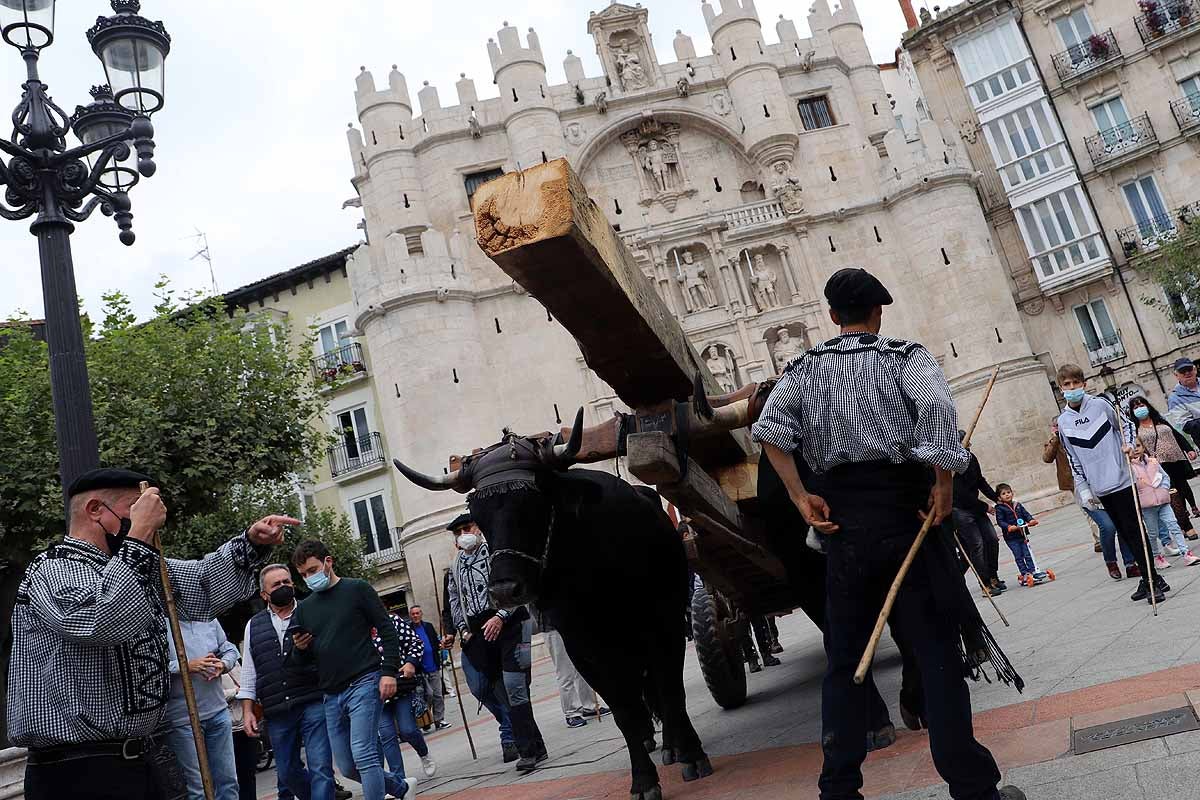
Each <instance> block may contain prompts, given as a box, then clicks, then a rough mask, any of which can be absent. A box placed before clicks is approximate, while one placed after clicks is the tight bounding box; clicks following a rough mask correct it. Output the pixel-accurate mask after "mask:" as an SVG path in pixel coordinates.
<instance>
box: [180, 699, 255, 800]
mask: <svg viewBox="0 0 1200 800" xmlns="http://www.w3.org/2000/svg"><path fill="white" fill-rule="evenodd" d="M200 728H201V730H202V731H203V732H204V744H205V745H206V746H207V747H208V770H209V772H211V773H212V780H213V793H214V795H213V796H214V797H215V798H216V800H238V782H237V764H236V762H235V760H234V756H233V723H232V722H231V721H230V719H229V711H227V710H222V711H221V712H220V713H219V714H215V715H214V716H211V717H209V718H208V719H205V720H201V721H200ZM167 743H168V744H169V745H170V746H171V749H172V750H174V751H175V758H176V759H178V761H179V769H180V771H182V772H183V777H184V780H186V781H187V792H188V800H204V783H203V782H202V781H201V778H200V761H199V759H197V758H196V741H195V739H193V738H192V727H191V724H190V723H189V722H188V721H187V720H186V719H185V720H184V721H183V724H182V725H173V726H172V727H171V728H170V729H169V730H168V731H167Z"/></svg>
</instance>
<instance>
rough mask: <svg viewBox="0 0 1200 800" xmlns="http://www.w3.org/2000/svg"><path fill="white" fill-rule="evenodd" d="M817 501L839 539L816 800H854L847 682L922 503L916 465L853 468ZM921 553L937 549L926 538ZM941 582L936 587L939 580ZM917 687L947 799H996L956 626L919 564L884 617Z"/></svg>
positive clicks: (862, 727)
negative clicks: (824, 504)
mask: <svg viewBox="0 0 1200 800" xmlns="http://www.w3.org/2000/svg"><path fill="white" fill-rule="evenodd" d="M825 483H827V484H829V486H828V488H827V489H826V492H825V499H826V500H827V501H828V502H829V505H830V507H831V510H832V519H833V521H834V522H836V523H837V524H838V525H839V526H840V530H839V531H838V532H837V533H836V534H834V535H833V536H830V537H828V538H827V539H826V542H827V543H828V546H829V551H828V553H829V562H828V602H827V604H826V615H827V618H828V621H829V630H828V634H827V640H826V641H827V643H828V644H827V649H828V659H829V663H828V667H827V671H826V674H825V681H824V684H823V686H822V699H821V714H822V738H821V744H822V749H823V751H824V756H825V763H824V766H823V768H822V772H821V778H820V781H819V786H820V792H821V794H820V797H821V800H859V798H861V797H862V795H861V793H860V791H859V790H860V789H861V788H862V782H863V779H862V763H863V760H864V759H865V758H866V732H867V725H868V718H869V697H868V693H867V690H866V688H865V687H864V686H858V685H855V683H854V671H855V669H856V668H857V666H858V661H859V659H860V658H861V657H862V654H863V650H864V649H865V648H866V645H867V640H868V639H869V638H870V636H871V631H872V629H873V628H874V626H875V620H876V617H877V616H878V614H879V610H880V609H881V608H882V607H883V601H884V598H885V596H886V595H887V591H888V588H889V587H890V585H891V583H892V580H893V579H894V578H895V577H896V573H897V571H898V570H899V567H900V564H901V562H902V561H903V560H904V556H905V554H906V553H907V551H908V548H909V546H910V545H911V544H912V541H913V539H914V538H915V535H916V532H917V529H918V528H919V527H920V520H919V519H918V518H917V510H918V509H919V508H921V507H922V506H923V505H924V501H925V499H926V498H928V496H929V483H928V476H927V475H926V473H925V471H924V470H923V469H922V468H920V467H916V466H908V465H900V466H895V465H887V464H855V465H853V466H852V467H851V468H847V469H838V470H834V471H833V472H831V473H830V475H829V479H828V480H827V481H825ZM926 546H927V547H929V546H943V545H942V543H941V541H939V540H936V537H930V540H929V541H927V543H926ZM943 579H944V578H943ZM892 619H893V621H894V622H896V623H898V624H899V626H900V627H901V628H902V629H903V631H904V638H905V640H906V646H907V647H909V648H910V649H911V651H912V653H913V656H914V658H915V660H916V663H917V666H918V668H919V670H920V673H921V677H922V680H923V682H924V685H925V708H924V713H925V719H926V721H927V722H928V725H929V749H930V751H931V753H932V755H933V763H934V766H935V767H936V768H937V771H938V774H940V775H941V776H942V778H943V779H944V780H945V781H946V783H947V784H949V787H950V795H951V797H953V798H955V800H998V798H999V794H998V792H997V791H996V785H997V783H998V782H999V780H1000V772H999V770H998V769H997V767H996V762H995V760H994V759H993V758H992V755H991V753H989V752H988V750H987V749H986V748H985V747H984V746H983V745H981V744H979V742H977V741H976V740H975V735H974V730H973V728H972V724H971V697H970V692H969V691H968V689H967V683H966V678H965V668H964V667H963V664H962V658H961V656H960V654H959V640H958V636H959V631H958V627H957V621H956V620H954V619H953V618H951V617H948V616H947V615H945V614H943V613H939V611H938V608H937V605H936V603H935V599H934V594H933V586H932V584H931V574H930V572H929V570H928V567H927V561H926V560H925V559H924V558H923V557H918V558H917V559H916V560H915V561H914V562H913V566H912V569H911V570H910V571H909V573H908V577H907V578H906V579H905V582H904V584H903V588H902V589H901V591H900V594H899V596H898V598H897V600H896V605H895V607H894V609H893V611H892Z"/></svg>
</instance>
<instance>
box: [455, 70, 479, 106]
mask: <svg viewBox="0 0 1200 800" xmlns="http://www.w3.org/2000/svg"><path fill="white" fill-rule="evenodd" d="M454 88H455V90H456V91H457V93H458V104H459V105H460V106H473V105H475V104H476V103H478V102H479V95H478V94H477V93H476V91H475V81H473V80H471V79H470V78H468V77H467V73H465V72H460V73H458V82H457V83H455V84H454Z"/></svg>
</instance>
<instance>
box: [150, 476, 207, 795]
mask: <svg viewBox="0 0 1200 800" xmlns="http://www.w3.org/2000/svg"><path fill="white" fill-rule="evenodd" d="M149 488H150V484H149V483H147V482H146V481H142V482H141V483H139V484H138V489H140V490H141V491H142V492H145V491H146V490H147V489H149ZM154 539H155V542H154V543H155V545H156V546H157V547H158V549H159V555H158V576H159V578H160V579H161V580H162V587H163V594H164V595H165V596H166V601H167V619H168V620H169V621H170V623H171V638H172V639H174V641H175V659H176V661H178V662H179V679H180V680H181V681H183V699H184V700H185V701H186V702H187V710H188V722H190V723H191V725H192V740H193V741H194V742H195V743H196V760H197V761H198V762H199V764H200V782H201V783H203V784H204V798H205V800H213V798H214V797H215V793H214V792H213V779H212V771H211V770H210V769H209V768H208V747H207V746H206V745H205V742H204V731H203V730H202V729H201V727H200V712H199V711H198V710H197V709H196V692H195V691H194V690H193V689H192V674H191V673H190V672H188V660H187V647H186V646H185V645H184V643H183V629H182V628H180V627H179V610H178V609H176V608H175V590H174V589H173V588H172V587H171V575H170V573H169V572H168V571H167V559H166V556H164V555H163V554H162V543H161V542H160V541H159V538H158V534H157V533H156V534H155V535H154Z"/></svg>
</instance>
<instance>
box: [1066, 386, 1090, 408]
mask: <svg viewBox="0 0 1200 800" xmlns="http://www.w3.org/2000/svg"><path fill="white" fill-rule="evenodd" d="M1085 394H1087V392H1086V391H1084V390H1083V389H1066V390H1064V391H1063V397H1064V398H1066V401H1067V402H1068V403H1071V404H1072V405H1077V404H1079V403H1082V402H1083V396H1084V395H1085Z"/></svg>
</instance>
